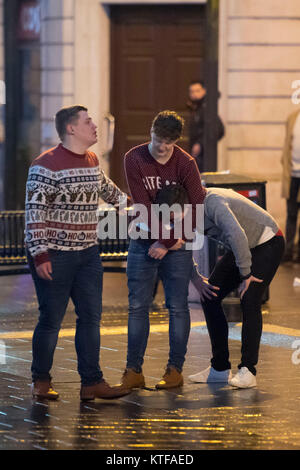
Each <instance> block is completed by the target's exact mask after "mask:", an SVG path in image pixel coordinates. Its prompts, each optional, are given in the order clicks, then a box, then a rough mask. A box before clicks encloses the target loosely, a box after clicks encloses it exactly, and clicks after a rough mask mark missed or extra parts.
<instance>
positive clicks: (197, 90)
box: [189, 83, 206, 101]
mask: <svg viewBox="0 0 300 470" xmlns="http://www.w3.org/2000/svg"><path fill="white" fill-rule="evenodd" d="M205 94H206V90H205V88H203V86H202V85H201V83H194V84H193V85H190V87H189V97H190V100H191V101H198V100H201V99H202V98H203V97H204V96H205Z"/></svg>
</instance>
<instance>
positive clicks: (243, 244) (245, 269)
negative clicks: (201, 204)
mask: <svg viewBox="0 0 300 470" xmlns="http://www.w3.org/2000/svg"><path fill="white" fill-rule="evenodd" d="M212 202H213V204H212ZM207 215H208V217H209V218H210V219H211V220H212V221H213V222H214V224H215V225H216V226H217V227H218V228H219V229H220V230H221V232H222V235H223V237H225V238H226V241H227V243H228V245H229V246H230V248H231V250H232V252H233V254H234V257H235V261H236V264H237V266H238V268H239V271H240V274H241V278H242V279H246V278H248V277H250V276H251V265H252V256H251V251H250V248H249V242H248V238H247V236H246V234H245V231H244V229H243V228H242V227H241V225H240V224H239V222H238V220H237V218H236V217H235V215H234V213H233V212H232V210H231V209H230V207H229V205H228V203H227V202H226V201H224V200H223V199H222V198H217V199H215V200H214V201H212V200H210V203H209V204H208V205H207Z"/></svg>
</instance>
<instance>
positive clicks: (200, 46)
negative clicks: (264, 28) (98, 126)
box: [110, 5, 205, 190]
mask: <svg viewBox="0 0 300 470" xmlns="http://www.w3.org/2000/svg"><path fill="white" fill-rule="evenodd" d="M204 52H205V5H197V6H194V5H186V6H176V5H161V6H154V5H152V6H142V5H139V6H131V5H127V6H115V7H112V8H111V111H112V114H113V115H114V117H115V124H116V127H115V138H114V147H113V150H112V153H111V157H110V175H111V177H112V179H113V180H114V181H115V182H116V183H117V184H118V185H119V186H120V187H121V188H122V189H123V190H126V189H127V185H126V179H125V175H124V170H123V157H124V154H125V153H126V151H128V150H129V149H130V148H132V147H133V146H135V145H138V144H141V143H143V142H147V141H148V140H149V131H150V125H151V122H152V120H153V118H154V116H155V115H156V114H157V113H158V112H159V111H162V110H164V109H170V110H173V111H176V112H178V113H179V114H180V115H182V116H183V117H184V118H185V119H186V121H187V119H188V114H189V113H188V109H187V105H186V103H187V99H188V96H187V91H188V85H189V83H190V82H191V81H192V80H195V79H200V80H201V79H203V77H204ZM179 145H180V146H181V147H183V148H184V149H186V150H187V148H188V139H187V135H186V134H185V135H184V137H183V139H182V140H181V141H180V142H179Z"/></svg>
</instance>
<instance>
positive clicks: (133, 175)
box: [124, 155, 178, 250]
mask: <svg viewBox="0 0 300 470" xmlns="http://www.w3.org/2000/svg"><path fill="white" fill-rule="evenodd" d="M124 165H125V175H126V179H127V183H128V187H129V190H130V193H131V196H132V199H133V202H134V203H136V204H143V205H144V206H145V208H146V209H147V215H148V218H147V220H145V221H144V223H145V224H147V226H148V228H149V230H150V232H151V226H152V224H153V222H154V220H152V219H151V216H152V217H153V218H156V215H155V213H154V211H152V212H153V213H151V204H152V201H151V199H150V197H149V194H148V192H147V190H146V189H145V186H144V183H143V180H142V176H141V174H140V173H139V171H138V167H137V165H136V162H135V161H134V159H133V158H132V156H131V155H126V157H125V163H124ZM155 222H156V223H157V226H158V228H159V235H160V236H159V239H158V242H159V243H160V244H161V245H163V246H164V247H165V248H167V250H168V249H170V248H171V247H173V246H174V245H175V244H176V243H177V241H178V240H176V239H175V238H174V231H173V230H170V237H169V238H168V239H163V238H162V236H161V234H162V224H161V222H160V221H159V220H158V218H156V219H155Z"/></svg>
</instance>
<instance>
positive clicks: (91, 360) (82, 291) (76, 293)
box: [71, 246, 103, 385]
mask: <svg viewBox="0 0 300 470" xmlns="http://www.w3.org/2000/svg"><path fill="white" fill-rule="evenodd" d="M102 280H103V267H102V263H101V259H100V256H99V248H98V246H94V247H92V248H88V249H86V250H82V251H80V252H79V260H78V267H77V272H76V275H75V277H74V282H73V286H72V291H71V298H72V300H73V303H74V305H75V311H76V315H77V320H76V335H75V346H76V352H77V357H78V372H79V375H80V377H81V383H82V384H83V385H94V384H97V383H100V382H101V380H102V377H103V374H102V372H101V370H100V367H99V354H100V319H101V312H102Z"/></svg>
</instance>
